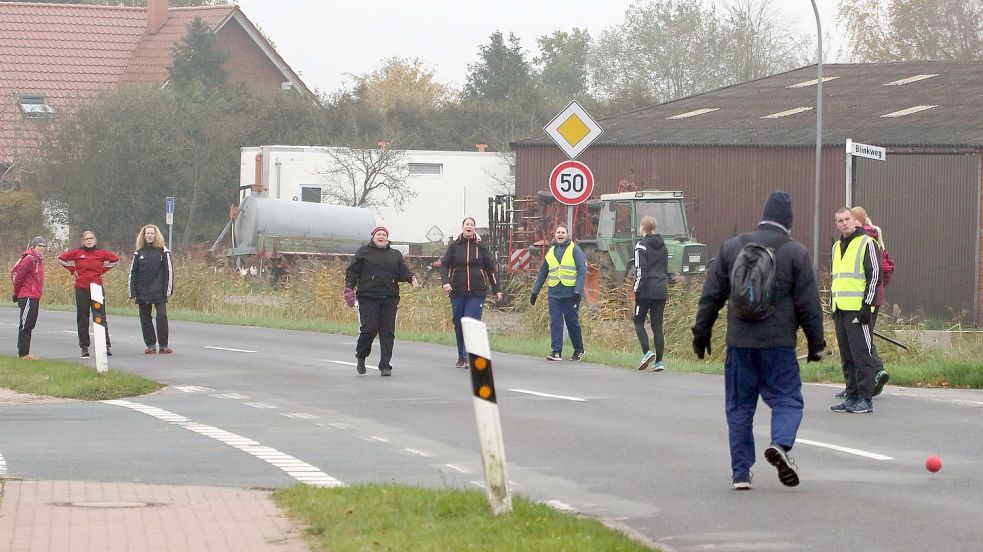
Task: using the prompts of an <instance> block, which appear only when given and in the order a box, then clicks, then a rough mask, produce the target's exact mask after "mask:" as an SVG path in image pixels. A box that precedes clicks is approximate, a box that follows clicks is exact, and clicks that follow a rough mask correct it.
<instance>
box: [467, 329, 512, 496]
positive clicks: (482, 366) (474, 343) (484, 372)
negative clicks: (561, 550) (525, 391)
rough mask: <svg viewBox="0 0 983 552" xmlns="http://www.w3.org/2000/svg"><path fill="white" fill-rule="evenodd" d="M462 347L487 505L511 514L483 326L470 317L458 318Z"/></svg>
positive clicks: (499, 426) (500, 423)
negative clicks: (466, 359) (468, 377)
mask: <svg viewBox="0 0 983 552" xmlns="http://www.w3.org/2000/svg"><path fill="white" fill-rule="evenodd" d="M461 328H462V330H463V331H464V348H465V349H467V351H468V364H469V365H470V367H471V387H472V391H473V393H474V397H473V399H472V400H473V402H474V417H475V420H476V421H477V423H478V440H479V442H480V443H481V463H482V465H484V467H485V488H486V490H487V491H488V503H489V505H490V506H491V509H492V513H493V514H495V515H501V514H507V513H509V512H511V511H512V496H511V495H510V494H509V479H508V476H507V474H506V471H505V444H504V443H503V441H502V421H501V419H500V418H499V415H498V400H497V398H496V396H495V380H494V379H493V378H492V364H491V348H490V347H489V346H488V331H487V329H486V328H485V323H484V322H481V321H480V320H475V319H474V318H462V319H461Z"/></svg>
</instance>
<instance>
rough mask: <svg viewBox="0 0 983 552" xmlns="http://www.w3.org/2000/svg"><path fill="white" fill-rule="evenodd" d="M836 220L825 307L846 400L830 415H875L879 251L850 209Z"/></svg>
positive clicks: (841, 212) (844, 209) (837, 213)
mask: <svg viewBox="0 0 983 552" xmlns="http://www.w3.org/2000/svg"><path fill="white" fill-rule="evenodd" d="M835 221H836V229H837V230H839V232H840V235H841V237H840V239H839V240H837V241H836V243H834V244H833V267H832V271H831V272H832V273H831V276H832V279H833V281H832V283H831V284H830V302H831V305H830V306H831V307H832V310H833V325H834V327H835V328H836V342H837V344H838V345H839V348H840V359H841V361H842V362H843V377H844V378H845V379H846V395H847V396H846V398H845V399H844V401H843V402H842V403H841V404H837V405H833V406H831V407H830V410H832V411H833V412H848V413H852V414H860V413H869V412H873V411H874V402H873V398H874V383H875V381H874V376H875V374H876V372H877V364H876V361H875V359H874V356H873V341H872V340H873V338H874V334H873V325H872V312H873V306H874V299H875V296H876V294H877V283H878V281H879V279H880V278H881V266H880V259H881V252H880V249H879V248H878V246H877V240H874V239H872V238H871V237H870V236H868V235H867V232H866V231H864V228H863V226H861V225H860V224H859V223H858V222H857V219H856V218H854V216H853V213H852V212H851V211H850V209H848V208H846V207H842V208H840V209H838V210H837V211H836V218H835Z"/></svg>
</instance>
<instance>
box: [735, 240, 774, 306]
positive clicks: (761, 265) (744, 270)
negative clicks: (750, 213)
mask: <svg viewBox="0 0 983 552" xmlns="http://www.w3.org/2000/svg"><path fill="white" fill-rule="evenodd" d="M785 243H788V241H786V242H785ZM785 243H783V244H782V245H785ZM778 249H781V245H780V246H778ZM776 251H777V249H772V248H770V247H765V246H763V245H761V244H759V243H755V242H747V243H745V244H744V248H743V249H741V252H740V253H738V254H737V258H736V259H734V266H732V267H731V269H730V307H729V308H730V309H732V310H733V311H734V313H735V314H736V316H737V318H738V319H740V320H744V321H746V322H759V321H761V320H764V319H766V318H769V317H770V316H771V315H772V313H773V312H774V310H775V252H776Z"/></svg>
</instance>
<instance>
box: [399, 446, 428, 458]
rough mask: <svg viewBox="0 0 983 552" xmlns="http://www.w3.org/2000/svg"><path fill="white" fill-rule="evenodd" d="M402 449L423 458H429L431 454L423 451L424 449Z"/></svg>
mask: <svg viewBox="0 0 983 552" xmlns="http://www.w3.org/2000/svg"><path fill="white" fill-rule="evenodd" d="M403 451H405V452H408V453H410V454H415V455H417V456H422V457H424V458H430V456H431V454H430V453H429V452H425V451H422V450H417V449H411V448H404V449H403Z"/></svg>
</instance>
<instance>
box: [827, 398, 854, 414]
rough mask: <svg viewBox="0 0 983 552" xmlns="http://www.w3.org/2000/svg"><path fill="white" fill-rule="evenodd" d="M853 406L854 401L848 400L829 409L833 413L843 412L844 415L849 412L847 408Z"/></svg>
mask: <svg viewBox="0 0 983 552" xmlns="http://www.w3.org/2000/svg"><path fill="white" fill-rule="evenodd" d="M851 404H853V401H852V400H850V399H847V400H845V401H843V402H841V403H840V404H834V405H833V406H831V407H829V409H830V410H832V411H833V412H841V413H842V412H846V411H847V408H848V407H849V406H850V405H851Z"/></svg>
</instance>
